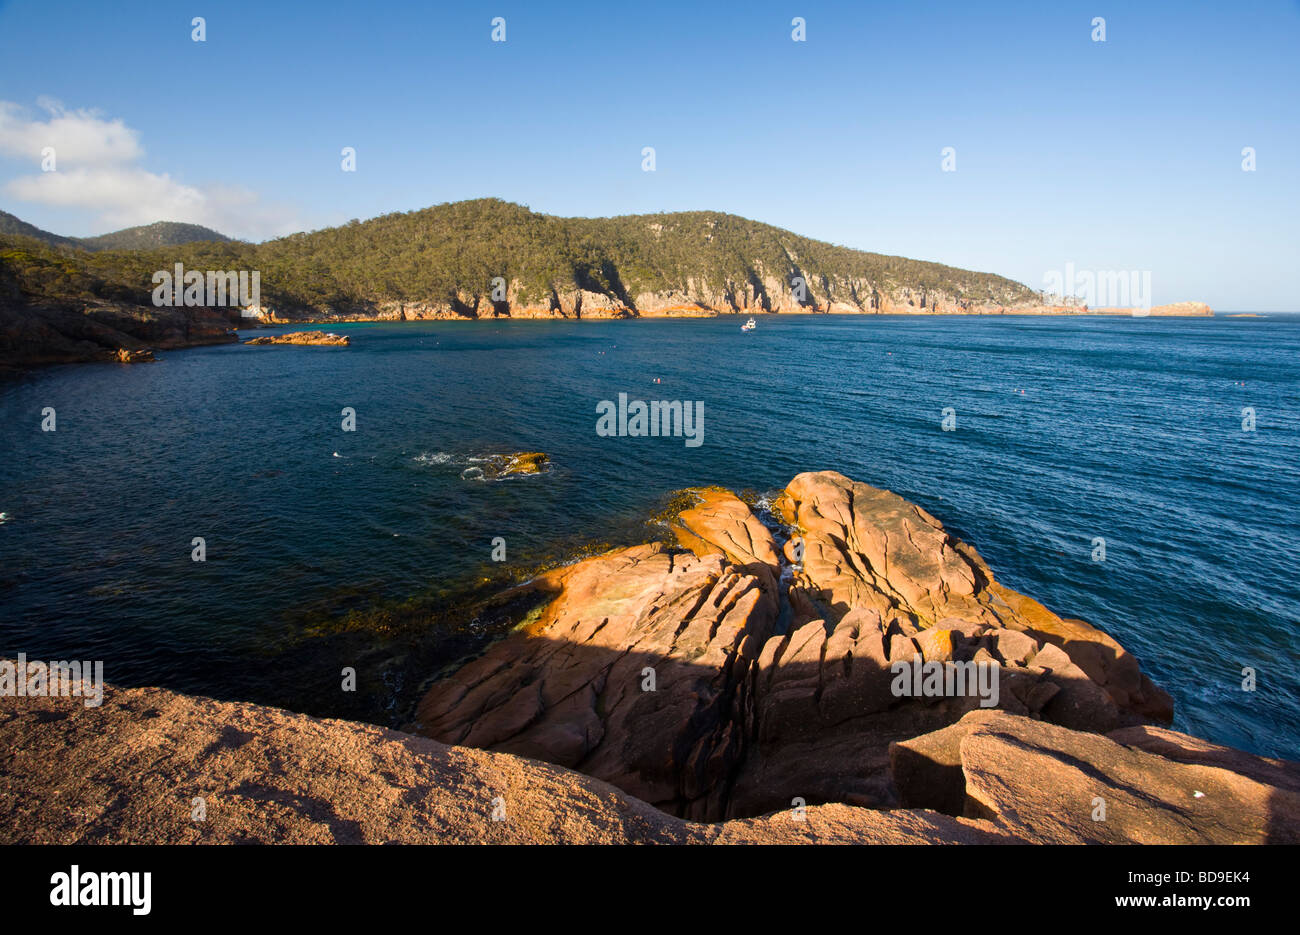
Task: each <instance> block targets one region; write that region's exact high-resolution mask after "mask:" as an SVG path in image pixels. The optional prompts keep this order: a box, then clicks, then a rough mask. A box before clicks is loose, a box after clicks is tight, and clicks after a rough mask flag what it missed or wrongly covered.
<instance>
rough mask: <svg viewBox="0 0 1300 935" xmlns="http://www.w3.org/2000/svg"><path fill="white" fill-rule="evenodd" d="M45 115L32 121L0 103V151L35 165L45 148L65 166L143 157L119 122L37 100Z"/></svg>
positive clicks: (14, 106)
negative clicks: (43, 117) (43, 118)
mask: <svg viewBox="0 0 1300 935" xmlns="http://www.w3.org/2000/svg"><path fill="white" fill-rule="evenodd" d="M38 104H39V106H40V107H41V109H42V110H44V111H45V112H46V113H47V114H48V115H49V116H48V118H47V119H45V120H32V119H30V118H28V116H27V114H26V111H24V109H23V108H22V107H20V106H19V105H17V104H14V103H12V102H10V101H0V152H3V153H5V154H7V155H10V156H16V157H18V158H19V159H31V160H32V161H33V162H36V163H39V162H40V161H41V159H42V154H43V151H44V150H45V149H46V148H47V147H51V148H53V149H54V153H55V156H56V157H57V161H58V162H59V163H60V164H62V165H66V166H70V167H72V166H103V165H120V164H122V163H126V162H135V161H136V160H137V159H139V158H140V157H141V156H143V155H144V150H143V149H141V148H140V140H139V136H138V134H137V133H136V132H135V131H134V130H132V129H130V128H129V127H128V126H127V125H126V124H124V123H123V122H122V121H121V120H105V119H104V118H103V117H102V116H100V115H99V114H98V113H96V112H95V111H91V110H71V111H70V110H65V109H64V108H63V105H62V104H60V103H59V102H58V101H55V100H51V99H49V98H41V99H40V100H39V101H38Z"/></svg>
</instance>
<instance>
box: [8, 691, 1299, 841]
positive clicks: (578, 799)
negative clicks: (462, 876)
mask: <svg viewBox="0 0 1300 935" xmlns="http://www.w3.org/2000/svg"><path fill="white" fill-rule="evenodd" d="M947 730H948V733H947V735H946V736H944V737H941V738H937V739H934V740H931V741H929V742H928V743H929V746H930V747H931V748H932V749H934V750H936V751H938V752H937V754H936V755H937V756H938V760H942V759H943V753H942V751H943V750H944V749H951V750H953V751H955V752H954V754H953V755H954V756H955V757H956V758H957V759H956V762H958V763H959V764H962V765H963V766H965V768H966V772H967V774H968V775H969V779H968V780H963V778H962V775H961V766H959V769H958V775H957V777H956V782H957V785H958V787H959V792H960V794H963V795H968V796H969V802H970V808H971V810H972V812H975V813H978V816H977V817H952V816H949V815H945V814H940V813H938V812H936V811H932V810H927V809H921V808H909V809H894V810H890V811H876V810H872V809H866V808H857V807H853V806H848V805H842V804H827V805H814V806H809V807H808V808H807V809H806V810H805V811H803V813H802V815H803V817H802V820H798V819H797V818H796V813H795V811H794V810H792V809H784V810H782V811H779V812H775V813H773V814H770V815H766V816H762V817H757V818H748V819H735V820H731V821H727V822H724V823H721V824H712V825H709V824H698V823H694V822H688V821H684V820H682V819H680V818H675V817H673V816H671V815H667V814H664V813H663V812H661V811H659V810H657V809H655V808H653V807H651V806H649V805H647V804H646V803H644V802H640V801H638V800H637V799H634V798H632V797H631V796H628V795H626V794H625V793H623V792H620V791H619V790H618V789H616V788H614V787H613V786H610V785H608V784H607V783H604V782H601V781H600V780H597V779H593V778H591V777H589V776H584V775H582V774H580V773H576V772H573V771H571V770H567V769H562V768H560V767H557V766H552V765H549V764H546V763H540V762H538V761H536V760H529V759H526V758H523V757H518V756H513V755H511V754H506V753H492V752H488V751H484V750H474V749H468V748H464V747H449V746H446V745H444V744H441V743H438V742H436V741H433V740H429V739H427V738H423V737H415V736H412V735H410V734H404V733H399V732H397V731H391V730H385V729H383V728H379V727H374V726H371V725H367V724H357V723H353V722H348V721H332V720H319V719H317V718H313V717H309V716H307V715H304V714H294V713H291V712H288V711H282V710H279V709H276V708H267V707H262V706H259V705H252V704H239V703H223V702H217V701H212V700H210V699H207V698H195V697H188V696H185V695H178V694H175V693H173V692H169V691H165V690H162V689H157V688H145V689H130V690H118V689H114V688H111V687H110V688H109V689H107V691H106V692H105V697H104V703H103V705H102V706H100V707H98V708H87V707H85V705H84V704H83V701H82V699H80V698H13V697H4V698H0V751H3V752H0V844H17V843H27V844H113V843H119V844H236V843H265V844H273V843H280V844H383V843H408V844H513V843H546V844H624V843H641V844H710V843H712V844H1006V843H1082V842H1109V843H1120V842H1125V843H1151V842H1154V841H1158V842H1180V843H1206V842H1214V843H1258V842H1277V843H1296V842H1297V841H1300V833H1298V829H1300V820H1298V818H1297V815H1298V814H1300V813H1298V812H1297V807H1296V806H1297V790H1300V766H1298V765H1297V764H1294V763H1282V762H1279V761H1276V760H1265V759H1261V758H1259V757H1253V756H1250V755H1248V754H1244V753H1241V752H1239V751H1236V750H1231V749H1229V748H1226V747H1220V746H1217V745H1214V744H1208V743H1206V742H1204V741H1199V740H1196V739H1195V738H1191V737H1187V736H1185V735H1183V734H1177V733H1175V732H1173V731H1167V730H1162V729H1159V728H1126V729H1123V730H1120V731H1116V732H1113V733H1112V734H1111V735H1110V737H1100V736H1098V735H1095V734H1087V733H1082V732H1078V731H1070V730H1067V729H1065V728H1060V727H1056V726H1053V725H1050V724H1045V723H1043V722H1041V721H1034V720H1031V719H1029V718H1023V717H1017V716H1014V715H1009V714H1006V713H1004V712H972V713H971V714H969V715H967V717H966V718H965V719H963V720H962V721H961V722H959V723H958V724H957V725H954V726H953V727H950V728H948V729H947ZM923 746H924V745H923ZM1084 758H1086V759H1084ZM938 760H935V761H930V760H928V758H920V759H918V761H917V763H919V764H920V765H919V768H912V769H905V770H903V771H902V772H901V773H900V782H901V783H902V784H903V785H905V786H906V787H907V788H908V789H909V790H910V791H911V792H913V793H914V794H916V795H918V796H924V795H925V794H926V792H927V789H928V790H929V791H930V792H933V791H934V788H937V787H942V786H944V785H945V784H946V783H949V782H950V781H951V780H952V778H953V777H951V776H945V775H943V774H942V772H943V767H944V764H942V763H940V762H938ZM914 765H916V764H914ZM927 784H930V785H927ZM1196 792H1201V793H1202V796H1200V797H1197V796H1196V795H1195V793H1196ZM1098 796H1100V797H1102V798H1104V799H1105V801H1106V802H1107V807H1108V812H1107V817H1106V820H1105V821H1100V822H1099V821H1094V820H1093V818H1092V815H1093V812H1094V810H1095V804H1094V801H1095V799H1096V798H1097V797H1098ZM196 798H202V799H203V802H204V810H205V815H204V818H203V820H202V821H198V820H195V818H194V814H195V799H196ZM494 812H495V813H496V814H497V815H499V816H501V820H493V814H494Z"/></svg>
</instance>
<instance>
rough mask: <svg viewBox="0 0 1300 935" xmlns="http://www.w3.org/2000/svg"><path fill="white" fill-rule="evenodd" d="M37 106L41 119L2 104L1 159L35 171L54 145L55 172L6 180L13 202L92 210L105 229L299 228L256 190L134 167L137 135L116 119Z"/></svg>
mask: <svg viewBox="0 0 1300 935" xmlns="http://www.w3.org/2000/svg"><path fill="white" fill-rule="evenodd" d="M38 103H39V105H40V107H41V109H42V110H44V111H45V112H46V114H47V115H48V117H47V118H46V119H43V120H42V119H33V118H31V117H30V116H29V115H28V112H27V111H25V110H24V109H23V108H22V107H20V106H19V105H17V104H14V103H12V102H9V101H0V153H3V154H6V155H10V156H14V157H17V158H18V159H24V160H30V161H31V162H32V163H33V164H35V165H37V166H40V165H41V162H42V159H43V155H42V151H43V150H44V149H45V148H46V147H53V148H54V153H55V159H56V171H53V172H44V171H42V172H36V173H34V174H31V175H21V176H18V177H17V178H14V179H11V180H10V181H8V182H7V183H6V184H5V186H4V191H5V194H7V195H8V196H9V197H11V198H15V199H17V200H19V201H25V202H28V203H31V204H39V205H48V206H52V207H59V208H74V209H81V210H83V211H87V212H90V213H91V214H93V215H94V217H95V218H96V220H97V222H98V224H99V225H101V226H103V228H104V230H106V231H107V230H113V229H116V228H120V227H132V226H135V225H137V224H150V223H152V222H154V221H184V222H187V223H191V224H202V225H204V226H205V227H210V228H213V229H214V230H217V231H220V232H221V233H223V234H228V235H230V236H233V237H245V238H250V239H254V240H260V239H262V238H265V237H273V236H279V235H282V234H288V233H292V232H294V231H297V230H302V229H303V226H302V225H301V224H300V223H298V221H297V219H296V218H295V217H294V216H293V212H292V211H291V210H289V209H287V208H286V207H285V206H283V205H269V204H265V203H263V202H262V200H261V198H260V197H259V196H258V195H257V193H256V192H253V191H250V190H248V189H244V188H238V187H228V186H216V185H208V186H196V185H187V184H185V183H183V182H179V181H177V180H176V179H173V178H172V177H171V176H170V175H169V174H167V173H161V174H159V173H156V172H150V171H148V170H146V169H143V168H141V167H139V166H138V165H135V163H137V162H138V161H139V160H140V159H141V158H143V156H144V150H143V148H142V147H141V146H140V142H139V135H138V134H137V133H136V131H135V130H132V129H131V128H130V127H128V126H126V125H125V124H124V123H123V122H122V121H121V120H120V119H113V120H109V119H106V118H105V117H104V116H102V115H101V114H99V113H97V112H95V111H89V110H75V111H71V110H66V109H65V108H64V107H63V106H62V105H61V104H59V103H58V102H57V101H51V100H48V99H42V100H41V101H39V102H38Z"/></svg>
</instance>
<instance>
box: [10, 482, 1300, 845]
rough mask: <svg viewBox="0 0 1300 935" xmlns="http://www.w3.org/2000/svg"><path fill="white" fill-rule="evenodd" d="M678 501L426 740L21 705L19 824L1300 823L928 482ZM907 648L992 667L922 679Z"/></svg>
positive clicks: (1179, 830) (1180, 829) (647, 833)
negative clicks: (904, 684) (1051, 605)
mask: <svg viewBox="0 0 1300 935" xmlns="http://www.w3.org/2000/svg"><path fill="white" fill-rule="evenodd" d="M680 500H681V502H682V503H683V504H684V508H682V509H680V510H679V511H678V512H677V513H676V514H675V515H671V516H668V517H665V520H664V521H665V522H666V523H667V524H668V529H669V532H670V534H671V536H672V537H673V539H674V540H675V542H676V545H667V544H665V543H661V542H655V543H650V544H647V545H642V546H633V547H631V548H624V549H617V550H614V551H611V552H607V553H605V554H602V555H598V556H595V557H592V558H587V559H584V560H582V561H578V562H576V563H574V564H571V565H567V566H564V567H562V568H559V569H556V570H554V571H552V572H549V573H546V574H544V575H542V576H540V577H538V578H536V579H534V580H532V581H529V582H527V583H525V584H523V585H521V586H519V587H517V588H515V589H512V591H509V592H507V595H509V596H510V598H511V600H512V601H515V602H518V601H520V600H522V599H524V598H527V597H529V596H530V595H531V596H532V597H533V598H534V599H535V601H534V602H535V606H534V609H533V612H532V613H531V614H529V615H528V616H527V617H526V618H525V622H524V624H523V625H522V626H521V627H520V628H519V629H518V631H517V632H515V633H513V634H512V635H510V636H507V637H506V638H504V639H503V640H501V641H499V642H497V643H495V644H492V645H491V646H489V647H488V649H487V650H486V651H485V652H484V653H483V654H482V655H481V656H479V657H478V658H477V659H475V660H473V661H470V662H468V663H467V664H465V665H463V666H461V667H460V668H459V669H457V670H456V671H454V672H452V673H451V674H450V675H446V676H443V677H441V678H439V679H437V680H436V681H434V682H433V683H432V684H431V685H430V687H429V690H428V693H427V694H426V696H425V698H424V699H423V701H422V702H421V704H420V705H419V709H418V712H417V714H416V723H414V724H413V725H411V726H412V729H413V730H415V731H418V732H420V733H422V734H425V735H427V736H416V735H415V734H414V733H404V732H397V731H391V730H386V729H382V728H379V727H375V726H371V725H365V724H357V723H350V722H344V721H329V720H319V719H316V718H312V717H308V716H306V715H301V714H292V713H289V712H285V711H279V710H276V709H271V708H265V707H260V706H256V705H249V704H238V703H228V702H217V701H212V700H209V699H204V698H190V697H185V696H182V695H177V694H174V693H172V692H168V691H164V690H161V689H132V690H119V689H112V688H110V689H109V690H108V691H106V693H105V695H104V701H103V704H102V706H100V707H97V708H92V707H86V706H85V705H84V704H83V702H82V699H80V698H31V697H27V698H16V697H11V696H10V697H3V698H0V749H3V750H4V751H5V753H4V755H3V756H2V757H0V815H3V816H5V824H4V825H3V826H0V841H3V842H5V843H15V842H39V843H72V842H81V843H88V842H132V843H187V842H188V843H201V842H213V843H216V842H251V841H260V842H302V843H307V842H326V843H328V842H334V843H382V842H410V843H439V842H440V843H509V842H547V843H561V842H564V843H626V842H637V843H1017V842H1027V843H1090V842H1095V843H1266V842H1267V843H1300V764H1296V763H1288V762H1284V761H1279V760H1270V759H1264V758H1261V757H1256V756H1252V755H1250V754H1246V753H1243V752H1240V751H1236V750H1232V749H1230V748H1227V747H1223V746H1220V745H1216V744H1212V743H1208V742H1206V741H1203V740H1198V739H1196V738H1193V737H1189V736H1187V735H1185V734H1181V733H1178V732H1176V731H1172V730H1169V729H1168V728H1166V727H1163V726H1160V724H1162V723H1167V722H1168V721H1169V719H1170V718H1171V717H1172V703H1171V701H1170V699H1169V697H1168V696H1167V695H1166V694H1165V693H1164V692H1163V691H1161V690H1160V689H1159V688H1158V687H1157V686H1155V685H1154V684H1153V683H1152V682H1151V680H1150V679H1149V678H1148V677H1147V676H1146V675H1145V674H1144V673H1143V672H1142V670H1141V667H1140V665H1139V663H1138V661H1137V660H1136V659H1134V658H1133V657H1132V656H1131V655H1130V654H1128V653H1127V652H1125V650H1124V649H1123V647H1122V646H1120V645H1119V643H1118V642H1116V641H1115V640H1114V639H1113V638H1111V637H1110V636H1108V635H1107V634H1105V633H1103V632H1102V631H1100V630H1098V629H1097V628H1095V627H1093V626H1091V625H1089V624H1087V623H1085V622H1083V621H1080V620H1074V619H1070V618H1063V617H1060V616H1058V615H1056V614H1055V613H1053V612H1052V611H1050V610H1048V609H1047V608H1046V607H1044V606H1043V605H1041V604H1039V603H1038V602H1036V601H1034V600H1033V599H1032V598H1029V597H1027V596H1025V595H1022V594H1019V593H1017V592H1015V591H1014V590H1012V589H1010V588H1007V587H1006V586H1005V585H1003V584H1001V583H999V582H998V581H996V580H995V579H994V577H993V574H992V571H991V570H990V569H989V567H988V565H987V564H986V563H985V562H984V560H983V559H982V558H981V557H980V556H979V554H978V553H977V552H976V551H975V549H974V548H973V547H971V546H970V545H968V544H966V543H964V542H961V541H960V540H957V539H955V538H954V537H952V536H951V535H950V534H949V533H948V532H947V531H946V530H944V528H943V526H942V524H940V523H939V521H938V520H937V519H935V518H934V517H933V516H931V515H929V514H928V513H926V512H925V511H924V510H921V509H920V508H919V507H917V506H915V505H914V504H911V503H909V502H907V501H906V500H904V499H902V498H901V497H898V496H896V495H894V494H892V493H889V492H888V491H883V490H877V489H875V488H872V487H869V486H868V485H865V484H861V483H857V482H854V481H852V480H850V479H848V478H846V477H844V476H843V475H840V474H836V473H834V472H825V471H824V472H816V473H808V474H801V475H799V476H798V477H796V478H794V480H792V481H791V483H790V484H789V485H788V486H787V488H786V489H785V490H784V491H783V492H782V493H781V495H780V496H779V497H777V498H776V499H775V500H774V501H773V502H772V503H771V504H770V506H771V511H770V512H768V511H766V510H764V511H758V512H756V511H755V509H754V508H752V507H751V506H750V505H749V504H746V503H745V502H743V501H742V500H740V499H739V498H737V497H736V496H735V495H734V494H732V493H730V492H729V491H726V490H724V489H722V488H716V487H712V488H702V489H699V490H695V491H688V492H685V493H684V494H683V496H682V498H680ZM909 662H910V664H911V665H912V666H916V667H920V666H923V665H930V666H932V667H937V668H935V669H934V671H939V672H949V671H952V670H954V669H956V668H957V667H959V666H962V665H970V666H982V667H983V668H982V669H981V670H980V671H982V672H985V673H988V674H994V673H996V678H995V679H994V680H993V681H992V682H988V683H984V682H981V683H980V686H981V688H983V687H991V686H993V685H996V686H997V687H998V691H996V692H993V693H992V694H990V693H987V692H983V691H980V692H964V693H953V692H952V691H950V690H943V689H941V690H940V691H938V692H930V691H925V690H920V688H919V684H913V685H912V686H911V687H910V688H909V689H908V690H906V691H902V692H900V691H899V690H898V682H897V680H898V678H899V676H898V674H897V673H898V672H901V671H903V670H904V669H906V668H907V663H909ZM900 663H902V664H903V665H902V666H901V667H900V666H899V664H900ZM990 701H992V704H989V703H988V702H990ZM1098 803H1101V804H1100V805H1099V804H1098ZM200 805H201V806H202V817H201V818H196V817H195V816H196V814H197V811H196V810H197V809H199V806H200ZM1099 809H1100V811H1099Z"/></svg>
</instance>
